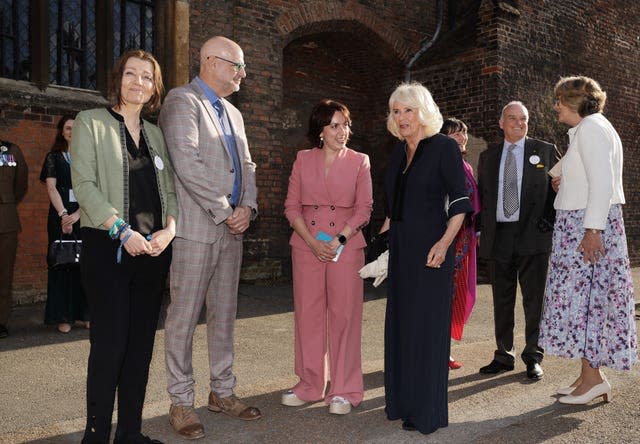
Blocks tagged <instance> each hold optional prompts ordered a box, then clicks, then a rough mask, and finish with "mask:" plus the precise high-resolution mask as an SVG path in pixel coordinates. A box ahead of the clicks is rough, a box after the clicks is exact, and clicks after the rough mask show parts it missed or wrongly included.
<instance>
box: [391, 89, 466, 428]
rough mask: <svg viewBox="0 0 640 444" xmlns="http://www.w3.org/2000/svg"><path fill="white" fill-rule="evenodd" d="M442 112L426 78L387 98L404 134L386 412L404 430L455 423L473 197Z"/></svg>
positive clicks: (398, 169) (395, 184)
mask: <svg viewBox="0 0 640 444" xmlns="http://www.w3.org/2000/svg"><path fill="white" fill-rule="evenodd" d="M442 122H443V119H442V115H441V114H440V111H439V109H438V106H437V105H436V104H435V102H434V101H433V98H432V97H431V94H430V93H429V91H428V90H427V88H425V87H424V86H422V85H421V84H420V83H416V82H414V83H403V84H401V85H400V86H399V87H398V88H396V90H395V91H394V92H393V94H391V97H390V98H389V117H388V119H387V129H388V130H389V132H390V133H391V134H393V135H394V136H396V137H397V138H398V139H400V142H398V144H397V145H396V147H395V150H394V151H393V153H392V154H391V159H390V161H389V166H388V168H387V176H386V180H387V184H386V188H387V202H388V208H387V218H386V219H385V222H384V224H383V226H382V228H381V231H385V230H386V229H387V228H388V229H389V271H388V273H389V275H388V276H389V281H388V284H387V311H386V319H385V341H384V347H385V351H384V386H385V401H386V408H385V410H386V414H387V418H388V419H390V420H396V419H402V428H403V429H404V430H418V431H420V432H421V433H425V434H426V433H431V432H434V431H436V430H437V429H438V428H440V427H446V426H447V425H448V423H449V412H448V406H447V385H448V377H449V366H448V361H449V349H450V346H451V300H452V294H453V267H454V248H453V246H452V243H453V241H454V240H455V237H456V234H457V233H458V230H459V229H460V227H461V226H462V223H463V221H464V218H465V214H466V213H470V212H471V211H472V209H471V203H470V200H469V196H468V195H467V190H466V187H465V173H464V169H463V166H462V154H461V153H460V149H459V147H458V144H457V143H456V142H455V140H453V139H452V138H450V137H447V136H445V135H444V134H439V133H438V131H439V130H440V127H441V126H442Z"/></svg>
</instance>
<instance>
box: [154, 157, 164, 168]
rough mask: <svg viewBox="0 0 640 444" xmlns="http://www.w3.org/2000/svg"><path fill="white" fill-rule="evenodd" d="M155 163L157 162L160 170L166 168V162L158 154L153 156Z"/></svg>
mask: <svg viewBox="0 0 640 444" xmlns="http://www.w3.org/2000/svg"><path fill="white" fill-rule="evenodd" d="M153 163H155V164H156V168H157V169H159V170H160V171H162V170H164V162H163V161H162V159H161V158H160V156H157V155H156V157H154V158H153Z"/></svg>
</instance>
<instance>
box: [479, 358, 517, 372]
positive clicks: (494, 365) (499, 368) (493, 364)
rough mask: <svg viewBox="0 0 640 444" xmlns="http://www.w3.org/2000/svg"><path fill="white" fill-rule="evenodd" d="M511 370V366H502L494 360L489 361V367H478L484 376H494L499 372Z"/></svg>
mask: <svg viewBox="0 0 640 444" xmlns="http://www.w3.org/2000/svg"><path fill="white" fill-rule="evenodd" d="M511 370H513V364H503V363H502V362H499V361H496V360H495V359H494V360H493V361H491V363H490V364H489V365H485V366H484V367H480V373H483V374H485V375H495V374H496V373H500V372H508V371H511Z"/></svg>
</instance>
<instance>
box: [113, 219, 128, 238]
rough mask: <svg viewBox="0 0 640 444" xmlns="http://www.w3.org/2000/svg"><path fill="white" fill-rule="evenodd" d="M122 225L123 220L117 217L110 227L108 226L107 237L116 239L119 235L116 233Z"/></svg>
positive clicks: (123, 223)
mask: <svg viewBox="0 0 640 444" xmlns="http://www.w3.org/2000/svg"><path fill="white" fill-rule="evenodd" d="M123 225H125V221H124V220H123V219H122V218H117V219H116V221H115V222H114V223H113V225H111V228H109V237H110V238H111V239H117V238H118V237H119V236H117V235H116V233H117V232H119V231H120V228H122V226H123Z"/></svg>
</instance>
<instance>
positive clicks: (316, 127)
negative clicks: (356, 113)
mask: <svg viewBox="0 0 640 444" xmlns="http://www.w3.org/2000/svg"><path fill="white" fill-rule="evenodd" d="M336 112H341V113H342V115H343V116H344V118H345V120H346V121H347V123H348V124H349V135H351V113H349V108H347V106H346V105H345V104H343V103H340V102H338V101H336V100H331V99H322V100H321V101H320V102H319V103H318V104H317V105H316V106H314V107H313V109H312V110H311V115H310V116H309V131H308V132H307V138H308V139H309V141H310V142H311V143H312V144H313V146H317V147H322V144H321V140H320V133H321V132H322V128H324V127H325V126H327V125H329V124H330V123H331V118H332V117H333V115H334V114H335V113H336Z"/></svg>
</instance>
